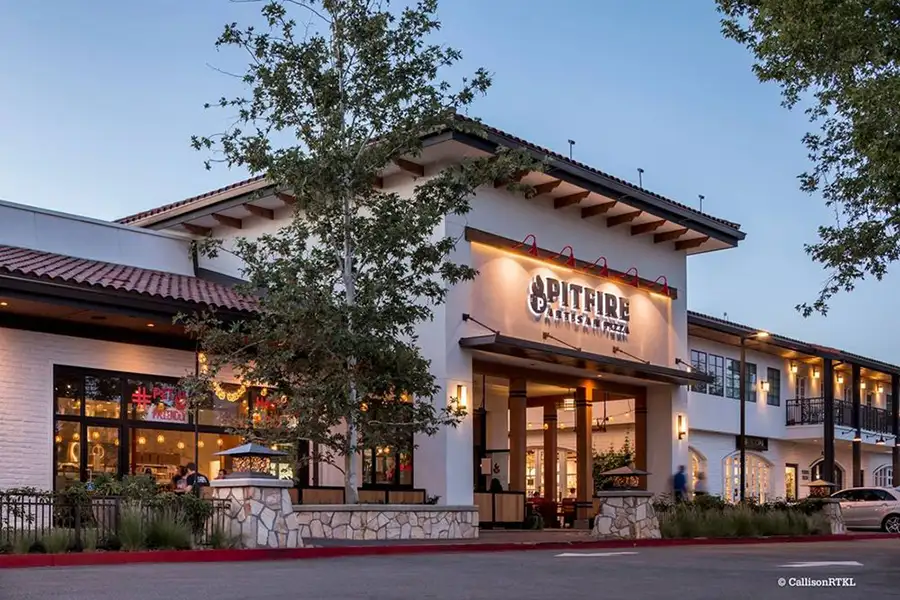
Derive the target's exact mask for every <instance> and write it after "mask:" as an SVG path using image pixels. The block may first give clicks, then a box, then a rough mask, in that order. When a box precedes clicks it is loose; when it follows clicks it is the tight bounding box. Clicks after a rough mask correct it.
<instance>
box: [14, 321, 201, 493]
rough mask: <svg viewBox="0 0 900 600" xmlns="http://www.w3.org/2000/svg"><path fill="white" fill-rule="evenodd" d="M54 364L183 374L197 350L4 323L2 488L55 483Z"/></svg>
mask: <svg viewBox="0 0 900 600" xmlns="http://www.w3.org/2000/svg"><path fill="white" fill-rule="evenodd" d="M54 365H66V366H76V367H84V368H92V369H108V370H112V371H125V372H129V373H140V374H148V375H161V376H166V377H183V376H185V375H187V374H189V373H193V369H194V355H193V353H191V352H183V351H179V350H166V349H162V348H151V347H147V346H134V345H130V344H118V343H113V342H104V341H98V340H87V339H82V338H73V337H66V336H59V335H50V334H44V333H35V332H30V331H20V330H17V329H4V328H0V456H3V457H5V459H4V461H3V467H2V468H0V489H4V488H9V487H22V486H31V487H36V488H39V489H45V490H49V489H52V488H53V475H54V474H53V438H54V432H53V366H54Z"/></svg>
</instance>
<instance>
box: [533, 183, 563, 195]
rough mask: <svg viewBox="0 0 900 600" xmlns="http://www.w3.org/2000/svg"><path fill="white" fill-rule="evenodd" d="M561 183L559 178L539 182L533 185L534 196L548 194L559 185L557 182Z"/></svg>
mask: <svg viewBox="0 0 900 600" xmlns="http://www.w3.org/2000/svg"><path fill="white" fill-rule="evenodd" d="M561 183H562V180H560V179H553V180H551V181H548V182H547V183H539V184H537V185H536V186H534V195H535V196H543V195H544V194H549V193H550V192H552V191H553V190H555V189H556V188H558V187H559V184H561Z"/></svg>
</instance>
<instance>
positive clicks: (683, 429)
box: [677, 415, 687, 440]
mask: <svg viewBox="0 0 900 600" xmlns="http://www.w3.org/2000/svg"><path fill="white" fill-rule="evenodd" d="M677 429H678V439H679V440H683V439H684V436H686V435H687V427H685V425H684V415H678V428H677Z"/></svg>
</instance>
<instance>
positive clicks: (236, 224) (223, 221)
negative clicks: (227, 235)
mask: <svg viewBox="0 0 900 600" xmlns="http://www.w3.org/2000/svg"><path fill="white" fill-rule="evenodd" d="M212 218H213V219H215V220H216V221H218V222H219V224H220V225H224V226H225V227H233V228H234V229H241V228H242V225H243V221H241V220H240V219H238V218H236V217H229V216H227V215H219V214H214V215H213V216H212Z"/></svg>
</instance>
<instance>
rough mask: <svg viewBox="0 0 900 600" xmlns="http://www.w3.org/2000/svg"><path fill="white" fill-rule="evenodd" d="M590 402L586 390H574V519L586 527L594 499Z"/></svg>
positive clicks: (581, 388)
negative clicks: (575, 479)
mask: <svg viewBox="0 0 900 600" xmlns="http://www.w3.org/2000/svg"><path fill="white" fill-rule="evenodd" d="M592 421H593V419H592V417H591V401H590V400H588V397H587V390H586V389H585V388H583V387H580V388H575V452H576V465H577V478H578V484H577V487H576V490H575V518H576V521H579V523H577V525H580V526H582V527H585V528H586V527H587V519H590V518H591V517H592V516H593V515H592V514H591V511H592V508H593V498H594V473H593V464H594V451H593V445H592V444H591V436H592V435H593V429H592V427H591V422H592Z"/></svg>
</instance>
